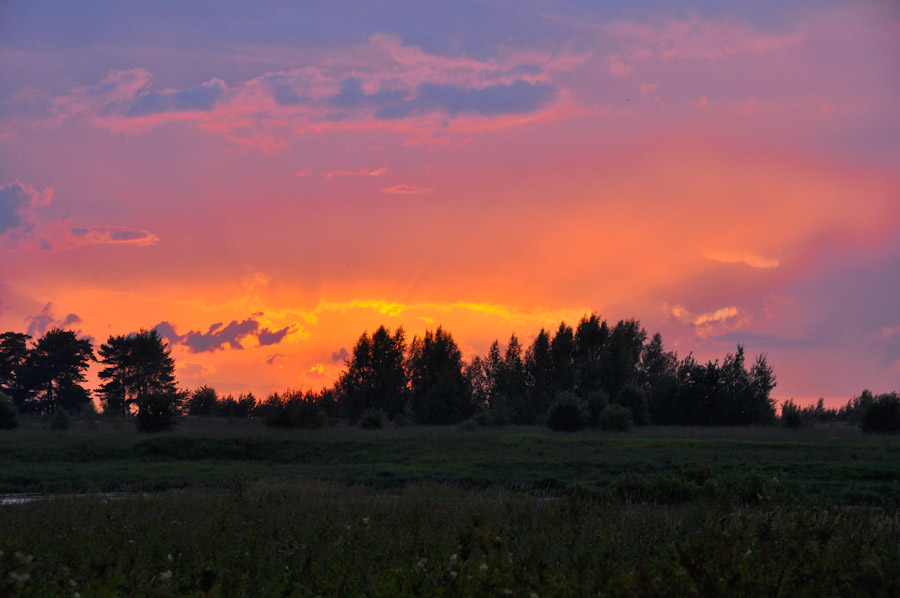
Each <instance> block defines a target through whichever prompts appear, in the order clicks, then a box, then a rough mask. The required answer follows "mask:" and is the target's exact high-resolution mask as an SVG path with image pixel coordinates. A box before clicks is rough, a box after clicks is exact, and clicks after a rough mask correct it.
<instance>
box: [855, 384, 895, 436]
mask: <svg viewBox="0 0 900 598" xmlns="http://www.w3.org/2000/svg"><path fill="white" fill-rule="evenodd" d="M862 429H863V432H880V433H882V434H894V433H896V432H900V396H898V395H897V393H896V392H892V393H890V394H882V395H878V396H876V397H875V398H874V399H872V404H871V405H869V407H868V408H867V409H866V410H865V412H863V416H862Z"/></svg>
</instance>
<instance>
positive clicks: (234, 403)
mask: <svg viewBox="0 0 900 598" xmlns="http://www.w3.org/2000/svg"><path fill="white" fill-rule="evenodd" d="M255 408H256V398H255V397H254V396H253V394H252V393H247V394H245V395H244V394H242V395H238V398H237V399H235V398H234V397H233V396H231V395H228V396H227V397H225V398H223V399H222V400H221V401H220V402H219V407H218V414H219V415H220V416H222V417H230V418H235V419H247V418H249V417H250V416H251V415H252V414H253V410H254V409H255Z"/></svg>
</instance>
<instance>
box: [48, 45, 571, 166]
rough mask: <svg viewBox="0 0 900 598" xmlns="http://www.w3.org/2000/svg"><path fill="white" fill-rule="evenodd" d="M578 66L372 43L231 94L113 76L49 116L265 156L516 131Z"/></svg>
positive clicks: (211, 87) (555, 58)
mask: <svg viewBox="0 0 900 598" xmlns="http://www.w3.org/2000/svg"><path fill="white" fill-rule="evenodd" d="M585 59H586V57H584V56H582V57H579V56H568V55H553V54H548V53H541V52H535V51H529V52H527V53H521V54H515V53H512V52H508V51H507V52H504V53H502V54H500V55H498V56H495V57H492V58H487V59H484V60H475V59H471V58H468V57H464V56H460V57H452V56H440V55H435V54H429V53H427V52H425V51H423V50H421V49H420V48H419V47H417V46H409V45H404V44H403V43H402V41H401V40H400V38H398V37H396V36H392V35H375V36H372V37H371V38H370V39H369V42H368V43H367V44H365V45H363V46H358V47H356V48H352V49H350V50H348V51H345V52H343V53H341V54H339V55H337V56H335V57H334V58H332V59H331V60H329V61H327V62H323V63H321V64H310V65H305V66H301V67H299V68H296V69H292V70H284V71H275V72H269V73H265V74H263V75H261V76H259V77H255V78H252V79H248V80H245V81H243V82H239V83H237V84H234V85H233V86H229V85H227V84H226V83H225V82H224V81H222V80H221V79H218V78H213V79H210V80H209V81H206V82H202V83H199V84H196V85H193V86H188V87H185V88H183V89H156V88H154V87H153V86H152V80H151V79H152V77H151V74H150V72H149V71H147V70H146V69H143V68H133V69H127V70H118V71H111V72H110V73H108V74H107V75H106V77H104V78H103V79H102V80H101V81H100V82H99V83H96V84H92V85H83V86H78V87H75V88H73V89H71V90H70V91H69V92H68V93H66V94H64V95H61V96H59V97H57V98H56V99H54V100H53V102H52V108H51V113H52V115H53V116H54V117H55V122H56V123H58V124H59V123H62V122H64V121H66V120H69V119H83V120H85V121H87V122H89V123H91V124H92V125H94V126H98V127H102V128H105V129H108V130H111V131H114V132H121V133H125V134H139V133H143V132H146V131H148V130H151V129H153V128H156V127H159V126H161V125H163V124H165V123H169V122H182V123H185V124H187V125H191V126H196V127H198V128H199V129H202V130H204V131H207V132H209V133H212V134H218V135H222V136H225V137H226V138H228V139H230V140H232V141H234V142H236V143H238V144H240V145H241V146H242V147H245V148H248V147H255V148H258V149H262V150H264V151H277V150H279V149H284V148H287V147H289V145H290V144H289V142H288V141H287V139H286V136H288V135H296V134H300V135H302V134H306V133H311V132H312V133H315V132H321V131H323V130H372V129H378V128H381V129H389V130H397V131H402V132H406V133H416V137H419V138H421V137H422V136H423V135H425V134H427V133H430V132H434V131H437V130H440V129H447V128H448V125H449V124H452V122H453V121H455V120H456V119H459V118H463V117H472V116H477V117H480V118H484V119H487V120H488V121H496V122H494V123H493V126H497V125H498V124H501V126H515V125H517V124H522V122H523V121H520V120H502V117H504V116H520V115H523V114H539V113H542V112H545V111H547V110H550V109H551V108H552V107H553V106H554V105H556V104H558V103H559V100H560V98H561V97H562V95H561V88H560V87H559V86H558V84H556V83H555V82H553V81H552V78H553V77H554V76H555V75H556V74H559V73H562V72H564V71H566V70H569V69H571V68H572V67H573V66H575V65H576V64H579V63H580V62H583V61H584V60H585ZM448 119H449V121H450V122H449V123H448ZM497 119H501V120H497ZM486 124H487V123H482V125H486ZM469 126H471V123H470V125H469ZM487 130H490V127H488V128H487ZM376 176H377V175H376Z"/></svg>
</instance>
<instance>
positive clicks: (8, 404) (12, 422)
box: [0, 392, 19, 430]
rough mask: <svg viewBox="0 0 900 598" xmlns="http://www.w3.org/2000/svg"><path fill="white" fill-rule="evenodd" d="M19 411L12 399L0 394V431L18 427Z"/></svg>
mask: <svg viewBox="0 0 900 598" xmlns="http://www.w3.org/2000/svg"><path fill="white" fill-rule="evenodd" d="M18 416H19V410H18V409H16V404H15V403H14V402H13V400H12V398H10V396H9V395H8V394H6V393H3V392H0V430H12V429H13V428H16V427H18V426H19V419H18Z"/></svg>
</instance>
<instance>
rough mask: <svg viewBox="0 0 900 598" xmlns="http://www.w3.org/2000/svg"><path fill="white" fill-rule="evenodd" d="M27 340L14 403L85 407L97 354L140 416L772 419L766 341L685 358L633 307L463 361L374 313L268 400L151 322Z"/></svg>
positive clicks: (575, 424)
mask: <svg viewBox="0 0 900 598" xmlns="http://www.w3.org/2000/svg"><path fill="white" fill-rule="evenodd" d="M31 340H32V339H31V338H30V337H29V336H28V335H26V334H22V333H17V332H5V333H3V334H0V393H3V394H4V395H6V396H8V397H9V402H10V403H11V405H10V407H11V408H12V409H14V410H15V411H18V412H20V413H31V414H44V415H49V414H53V413H56V412H62V413H66V412H68V413H77V412H78V411H82V410H87V411H90V410H92V408H93V402H92V398H91V393H90V392H89V391H88V390H87V389H85V388H84V386H83V384H84V382H85V376H84V372H85V370H86V369H87V367H88V365H89V363H90V362H91V361H98V362H99V363H100V364H101V365H102V369H101V371H100V373H99V377H100V380H101V384H100V386H99V388H97V389H96V390H95V394H96V396H97V397H98V398H99V402H100V405H101V407H102V410H103V412H104V414H106V415H111V416H119V417H134V418H135V421H136V423H137V425H138V427H140V428H142V429H147V430H150V429H163V428H166V427H168V426H169V425H171V422H172V421H173V418H174V417H176V416H177V415H180V414H183V415H198V416H223V417H231V418H249V417H257V418H264V419H265V420H266V421H267V422H268V423H270V424H272V425H278V426H287V427H315V426H318V425H323V424H324V423H326V422H329V421H332V422H333V421H347V422H350V423H351V424H358V425H362V426H365V427H379V426H381V425H384V424H385V423H386V422H388V421H390V422H392V423H393V424H394V425H403V424H407V423H414V424H459V423H464V425H467V426H492V425H497V426H499V425H505V424H524V425H533V424H546V425H548V426H550V427H552V428H555V429H560V430H577V429H581V428H585V427H601V428H606V429H619V430H622V429H627V428H629V427H630V426H632V425H645V424H655V425H738V426H747V425H767V424H772V423H774V422H775V421H776V420H777V419H778V418H777V413H776V405H775V401H774V399H773V398H772V397H771V391H772V389H773V388H774V387H775V384H776V379H775V374H774V372H773V369H772V367H771V366H770V365H769V364H768V362H767V359H766V356H765V354H762V355H759V356H757V357H756V358H755V359H754V360H753V361H752V363H748V360H747V357H746V355H745V351H744V348H743V346H742V345H740V344H739V345H737V348H736V350H735V351H734V352H733V353H728V354H727V355H726V356H725V357H724V359H723V360H722V361H721V362H720V361H719V360H711V361H707V362H706V363H701V362H699V361H697V360H696V359H695V358H694V357H693V355H692V354H688V355H687V356H686V357H684V358H679V356H678V355H677V353H676V352H674V351H667V350H666V349H665V347H664V345H663V341H662V337H661V336H660V334H658V333H656V334H654V335H653V336H652V337H650V338H649V340H648V334H647V332H646V331H645V330H644V329H643V328H642V327H641V325H640V322H639V321H638V320H635V319H630V320H621V321H619V322H617V323H616V324H615V325H610V324H609V323H608V322H606V321H605V320H604V319H602V318H600V317H599V316H598V315H596V314H590V315H585V316H584V317H583V318H582V319H581V320H580V321H579V322H578V324H577V325H576V326H575V327H572V326H570V325H568V324H566V323H565V322H562V323H560V325H559V326H558V327H557V328H556V329H554V330H553V331H552V332H550V331H548V330H546V329H541V330H540V332H539V333H538V334H537V335H536V336H535V337H534V339H533V340H532V342H531V343H530V345H528V346H525V345H523V344H522V343H521V341H520V340H519V339H518V337H517V336H516V335H515V334H513V335H511V336H510V338H509V340H508V341H507V342H506V344H505V346H501V344H500V341H499V339H497V340H495V341H494V342H493V343H492V344H491V346H490V348H489V349H488V351H487V353H486V354H484V355H476V356H474V357H473V358H471V359H470V360H468V361H466V360H464V359H463V356H462V352H461V351H460V349H459V346H458V345H457V343H456V341H455V340H454V339H453V336H452V334H451V333H450V332H449V331H447V330H445V329H444V328H443V327H440V326H439V327H437V328H436V329H434V330H428V331H426V332H425V333H424V335H422V336H414V337H413V338H412V339H411V340H409V341H407V337H406V333H405V331H404V329H403V328H402V327H400V328H397V329H396V330H394V331H391V330H390V329H389V328H386V327H385V326H380V327H379V328H378V329H376V330H375V331H374V332H372V333H371V334H370V333H369V332H368V331H366V332H363V333H362V335H360V337H359V339H358V340H357V341H356V344H355V345H354V347H353V350H352V352H351V353H350V354H349V356H348V357H347V359H346V360H345V369H344V371H343V372H342V373H341V375H340V377H339V378H338V380H337V381H336V383H335V384H334V386H333V387H331V388H323V389H321V390H320V391H317V392H314V391H311V390H306V391H302V390H290V389H289V390H286V391H284V392H282V393H271V394H270V395H269V396H267V397H266V398H265V399H264V400H257V399H256V398H255V397H254V396H253V395H252V394H250V393H247V394H245V395H239V396H238V397H237V398H235V397H233V396H231V395H228V396H224V397H221V396H219V395H218V393H216V391H215V389H213V388H211V387H208V386H203V387H200V388H197V389H194V390H192V391H187V390H180V389H179V388H178V387H177V386H176V383H175V377H174V369H175V367H174V361H173V359H172V357H171V355H170V351H169V348H168V347H167V345H166V343H165V342H164V340H163V339H162V337H160V335H159V333H158V332H157V331H156V330H141V331H139V332H137V333H133V334H129V335H120V336H110V337H109V338H108V340H107V341H106V342H105V343H103V344H101V345H100V347H99V348H98V350H97V352H96V354H95V353H94V350H93V346H92V343H91V342H90V340H88V339H82V338H78V337H77V335H76V333H75V332H73V331H70V330H63V329H59V328H55V329H52V330H50V331H48V332H47V333H46V334H44V335H43V336H42V337H40V338H39V339H37V340H36V341H33V342H30V341H31ZM861 397H862V398H861V399H859V398H855V399H853V400H851V402H850V403H848V406H847V407H846V408H845V409H844V410H843V411H841V412H840V413H838V412H837V411H835V412H834V413H833V414H832V415H828V416H827V417H831V418H832V419H835V420H843V421H850V420H851V419H853V418H856V419H855V420H854V422H853V423H856V422H858V421H861V418H862V415H860V414H861V413H863V412H864V411H868V410H870V407H872V406H873V405H874V406H875V411H873V413H875V412H877V410H878V409H884V407H883V406H882V403H884V402H885V401H886V402H887V403H890V400H888V399H890V397H888V399H883V398H881V397H880V396H879V397H874V398H873V397H870V395H866V394H865V393H864V394H863V395H861ZM894 398H895V399H896V398H897V397H896V393H895V395H894ZM876 399H877V400H876ZM853 401H856V403H854V402H853ZM898 405H900V399H898ZM809 409H811V408H807V411H803V410H802V409H800V408H797V407H796V406H795V405H794V404H793V402H791V401H789V402H785V403H784V405H783V406H782V412H783V414H782V418H781V419H782V421H783V422H784V423H785V425H792V424H791V423H790V422H792V421H814V420H815V418H816V417H819V416H816V415H814V414H815V413H819V412H822V413H826V412H825V411H822V409H823V408H822V406H821V405H819V411H815V412H814V411H809ZM798 410H799V411H798ZM798 413H800V415H797V414H798ZM0 419H2V416H0ZM820 419H821V420H822V421H825V419H826V416H821V417H820ZM815 421H818V420H815ZM0 425H2V424H0Z"/></svg>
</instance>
